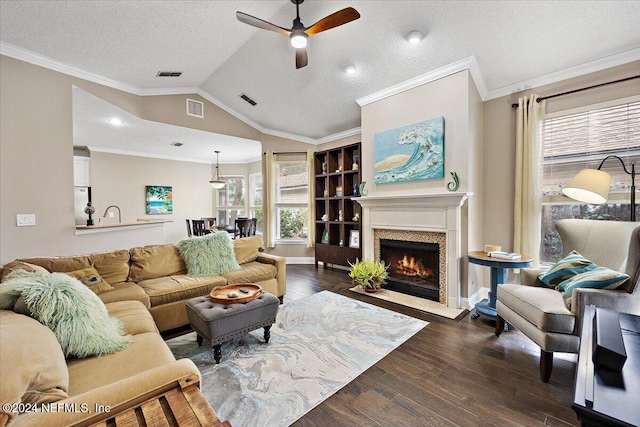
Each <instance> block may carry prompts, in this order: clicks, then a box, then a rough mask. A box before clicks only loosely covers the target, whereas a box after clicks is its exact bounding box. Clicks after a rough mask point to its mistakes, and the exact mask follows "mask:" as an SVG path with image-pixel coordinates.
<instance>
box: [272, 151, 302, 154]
mask: <svg viewBox="0 0 640 427" xmlns="http://www.w3.org/2000/svg"><path fill="white" fill-rule="evenodd" d="M266 154H267V153H262V155H266ZM273 154H276V155H277V154H307V152H306V151H279V152H277V153H276V152H275V151H274V152H273Z"/></svg>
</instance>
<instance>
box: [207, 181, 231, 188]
mask: <svg viewBox="0 0 640 427" xmlns="http://www.w3.org/2000/svg"><path fill="white" fill-rule="evenodd" d="M209 184H211V186H212V187H213V188H215V189H216V190H220V189H221V188H223V187H224V186H225V185H226V184H227V183H226V182H225V181H222V180H216V179H212V180H211V181H209Z"/></svg>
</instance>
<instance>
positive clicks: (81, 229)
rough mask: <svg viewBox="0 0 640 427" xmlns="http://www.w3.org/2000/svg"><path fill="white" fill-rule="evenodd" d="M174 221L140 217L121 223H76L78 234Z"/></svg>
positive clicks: (105, 231)
mask: <svg viewBox="0 0 640 427" xmlns="http://www.w3.org/2000/svg"><path fill="white" fill-rule="evenodd" d="M167 222H173V220H170V219H138V220H137V221H135V222H123V223H119V224H113V223H112V224H97V225H76V235H80V234H94V233H107V232H113V231H120V230H133V229H136V228H147V227H159V226H162V225H163V224H164V223H167Z"/></svg>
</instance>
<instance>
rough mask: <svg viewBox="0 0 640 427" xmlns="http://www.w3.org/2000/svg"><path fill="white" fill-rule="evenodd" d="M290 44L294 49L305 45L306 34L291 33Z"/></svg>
mask: <svg viewBox="0 0 640 427" xmlns="http://www.w3.org/2000/svg"><path fill="white" fill-rule="evenodd" d="M290 37H291V46H293V47H295V48H296V49H302V48H305V47H307V37H309V36H307V35H306V34H305V33H291V36H290Z"/></svg>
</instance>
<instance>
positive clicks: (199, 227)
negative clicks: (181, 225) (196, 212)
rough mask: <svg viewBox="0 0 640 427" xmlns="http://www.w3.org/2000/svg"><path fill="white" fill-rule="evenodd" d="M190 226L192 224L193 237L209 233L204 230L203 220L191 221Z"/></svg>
mask: <svg viewBox="0 0 640 427" xmlns="http://www.w3.org/2000/svg"><path fill="white" fill-rule="evenodd" d="M191 224H193V235H194V236H204V235H205V234H209V233H211V232H210V231H209V230H207V229H206V228H205V226H204V220H203V219H192V220H191Z"/></svg>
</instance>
